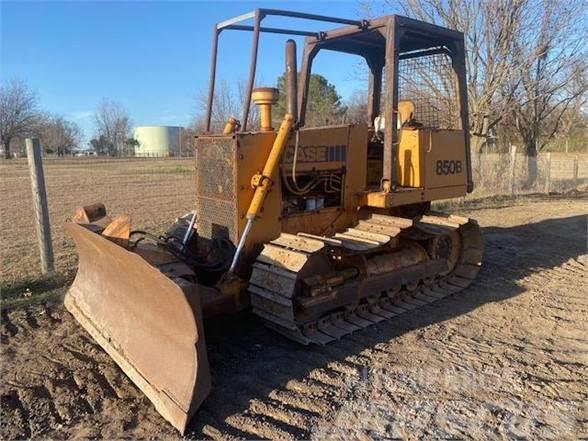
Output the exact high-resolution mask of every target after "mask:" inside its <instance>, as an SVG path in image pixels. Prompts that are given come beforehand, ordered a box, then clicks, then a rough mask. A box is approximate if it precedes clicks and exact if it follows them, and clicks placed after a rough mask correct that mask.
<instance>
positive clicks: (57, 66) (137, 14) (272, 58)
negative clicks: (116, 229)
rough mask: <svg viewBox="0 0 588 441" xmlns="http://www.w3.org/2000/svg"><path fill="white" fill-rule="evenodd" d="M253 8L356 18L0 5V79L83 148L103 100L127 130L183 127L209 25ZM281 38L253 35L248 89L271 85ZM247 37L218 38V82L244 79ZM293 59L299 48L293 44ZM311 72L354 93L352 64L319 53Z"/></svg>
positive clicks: (306, 5)
mask: <svg viewBox="0 0 588 441" xmlns="http://www.w3.org/2000/svg"><path fill="white" fill-rule="evenodd" d="M256 7H266V8H277V9H289V10H297V11H304V12H311V13H317V14H325V15H333V16H341V17H350V18H354V17H358V16H359V14H360V6H359V4H358V3H357V2H354V1H346V2H341V1H323V2H317V1H312V2H311V1H297V2H292V1H288V2H262V1H258V2H255V3H253V2H241V1H233V2H196V1H192V2H171V1H170V2H166V1H158V2H147V1H143V2H134V1H133V2H131V1H127V2H122V1H119V2H82V1H77V2H75V1H72V2H4V1H2V2H1V3H0V8H1V9H0V26H1V43H0V50H1V52H0V66H1V67H0V69H1V71H0V79H1V80H3V81H4V80H6V79H11V78H20V79H22V80H24V81H25V82H26V83H27V84H28V85H29V86H30V87H31V88H32V89H33V90H35V91H36V92H37V93H38V95H39V98H40V105H41V108H42V109H43V110H46V111H49V112H52V113H57V114H61V115H64V116H65V117H66V118H69V119H72V120H74V121H75V122H77V123H78V124H79V125H80V126H81V127H82V128H83V130H84V133H85V137H86V139H89V137H90V136H91V135H92V134H93V131H94V125H93V121H92V112H93V110H94V109H95V108H96V106H97V105H98V103H99V102H100V101H101V100H102V99H104V98H108V99H112V100H114V101H117V102H120V103H121V104H122V105H123V106H124V107H125V108H126V109H127V110H128V111H129V113H130V115H131V117H132V120H133V122H134V123H135V125H150V124H168V125H186V124H188V123H189V122H190V121H191V120H192V119H193V118H194V116H195V115H196V114H197V112H198V109H197V104H196V97H197V96H198V95H199V94H201V93H202V91H204V90H206V88H207V83H208V69H209V56H210V43H211V35H212V26H213V24H214V23H216V22H218V21H222V20H224V19H227V18H229V17H233V16H236V15H239V14H242V13H244V12H248V11H250V10H253V9H255V8H256ZM264 25H266V26H288V25H290V26H296V25H298V26H299V27H306V28H308V29H311V30H319V29H321V28H322V27H321V26H320V25H318V26H317V23H315V22H299V23H295V22H294V21H293V20H292V19H280V18H270V19H267V20H266V21H264ZM285 39H286V37H284V36H272V35H269V34H266V35H262V42H261V44H260V54H259V55H260V59H263V60H265V62H264V63H263V64H261V65H260V66H259V68H258V77H257V78H258V80H259V82H260V83H263V84H264V85H273V84H274V83H275V79H276V77H277V76H278V75H280V74H281V73H282V71H283V51H284V49H283V44H284V41H285ZM250 42H251V39H250V34H248V33H243V32H237V31H231V32H228V33H226V34H224V35H222V36H221V45H220V49H219V50H220V53H219V54H220V55H219V56H220V58H219V64H220V65H222V67H220V68H219V72H218V75H219V78H224V79H226V80H227V81H230V82H232V83H235V82H236V81H238V80H239V79H244V78H246V75H247V72H248V68H249V55H250ZM298 42H299V51H298V52H299V55H300V53H301V43H302V40H301V39H299V40H298ZM313 71H314V72H317V73H321V74H323V75H325V76H326V77H327V78H328V79H329V80H330V81H331V82H333V83H334V84H335V85H336V87H337V89H338V90H339V92H340V94H341V95H342V96H343V97H344V98H346V97H348V96H349V95H350V94H351V93H352V92H353V91H354V90H356V89H358V88H361V87H363V83H362V82H361V81H359V80H358V79H357V62H356V61H355V60H353V59H352V58H345V56H343V55H337V54H333V55H328V54H325V55H323V54H320V55H319V57H318V58H317V60H316V62H315V67H314V69H313Z"/></svg>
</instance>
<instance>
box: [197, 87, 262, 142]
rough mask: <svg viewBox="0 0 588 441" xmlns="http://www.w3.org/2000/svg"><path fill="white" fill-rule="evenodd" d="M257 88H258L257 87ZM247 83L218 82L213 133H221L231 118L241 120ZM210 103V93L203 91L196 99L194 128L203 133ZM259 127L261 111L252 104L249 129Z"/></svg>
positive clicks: (215, 92) (213, 115)
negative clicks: (208, 103)
mask: <svg viewBox="0 0 588 441" xmlns="http://www.w3.org/2000/svg"><path fill="white" fill-rule="evenodd" d="M256 87H257V86H256ZM245 90H246V83H245V81H243V80H239V81H237V83H236V84H231V83H229V82H227V81H226V80H224V79H223V80H220V81H218V82H217V84H216V87H215V89H214V102H213V106H212V116H211V128H210V129H211V131H212V132H219V131H221V130H222V129H223V127H224V125H225V123H226V122H227V120H228V119H229V117H231V116H232V117H234V118H237V119H239V120H240V119H241V117H242V116H241V113H242V111H243V97H244V95H245ZM207 102H208V91H201V92H200V94H199V95H198V97H197V98H196V107H197V109H196V111H197V117H196V118H195V123H194V128H195V130H196V132H197V133H201V132H203V131H204V130H205V128H206V121H205V114H206V107H207ZM256 127H259V111H258V109H257V106H255V104H253V102H252V103H251V107H250V108H249V124H248V128H249V129H254V128H256Z"/></svg>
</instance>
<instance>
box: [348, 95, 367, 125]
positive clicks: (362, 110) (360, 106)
mask: <svg viewBox="0 0 588 441" xmlns="http://www.w3.org/2000/svg"><path fill="white" fill-rule="evenodd" d="M367 106H368V96H367V91H366V90H364V89H361V90H355V91H354V92H353V93H352V94H351V96H350V97H349V98H348V99H347V100H346V102H345V107H346V112H345V122H346V123H349V124H366V122H367Z"/></svg>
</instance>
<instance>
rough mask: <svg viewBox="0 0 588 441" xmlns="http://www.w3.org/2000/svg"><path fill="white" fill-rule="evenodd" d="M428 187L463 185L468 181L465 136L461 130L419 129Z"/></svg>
mask: <svg viewBox="0 0 588 441" xmlns="http://www.w3.org/2000/svg"><path fill="white" fill-rule="evenodd" d="M419 132H420V142H421V150H423V151H424V152H425V153H424V157H425V163H424V170H425V176H424V186H425V188H427V189H433V188H440V187H452V186H458V185H463V186H464V188H465V185H466V181H467V175H466V173H467V162H466V154H465V145H464V136H463V132H462V131H461V130H419Z"/></svg>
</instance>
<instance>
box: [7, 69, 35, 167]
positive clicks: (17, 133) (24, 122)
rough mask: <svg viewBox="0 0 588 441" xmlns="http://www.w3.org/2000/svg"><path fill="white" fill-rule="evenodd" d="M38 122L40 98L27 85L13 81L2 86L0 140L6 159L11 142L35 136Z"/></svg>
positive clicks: (8, 155) (8, 156)
mask: <svg viewBox="0 0 588 441" xmlns="http://www.w3.org/2000/svg"><path fill="white" fill-rule="evenodd" d="M38 122H39V111H38V98H37V95H36V94H35V93H34V92H33V91H32V90H31V89H29V88H28V87H27V86H26V84H24V83H23V82H22V81H19V80H12V81H9V82H8V83H6V84H3V85H2V86H0V140H1V143H2V146H3V148H4V157H5V158H6V159H8V158H10V141H11V140H12V139H14V138H19V137H21V138H22V137H25V136H30V135H32V134H34V132H35V128H36V127H37V124H38Z"/></svg>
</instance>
